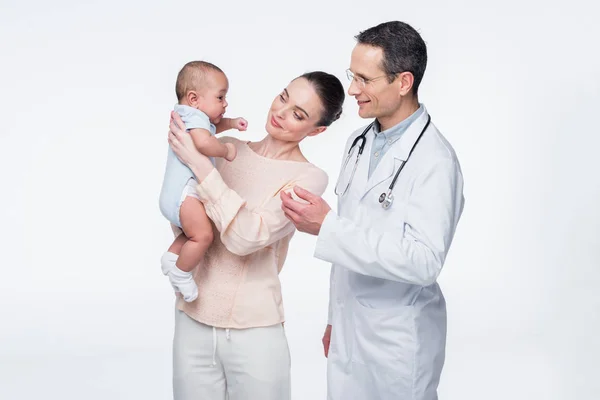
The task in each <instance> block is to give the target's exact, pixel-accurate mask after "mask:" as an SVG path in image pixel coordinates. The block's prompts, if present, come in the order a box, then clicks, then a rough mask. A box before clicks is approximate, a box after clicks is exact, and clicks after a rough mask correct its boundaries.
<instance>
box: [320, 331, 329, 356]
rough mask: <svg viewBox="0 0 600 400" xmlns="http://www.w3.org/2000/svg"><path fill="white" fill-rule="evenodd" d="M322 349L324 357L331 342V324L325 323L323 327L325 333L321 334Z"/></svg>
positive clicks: (327, 354) (327, 353)
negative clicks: (325, 325)
mask: <svg viewBox="0 0 600 400" xmlns="http://www.w3.org/2000/svg"><path fill="white" fill-rule="evenodd" d="M322 342H323V351H324V352H325V357H328V356H329V343H331V325H327V327H326V328H325V333H324V334H323V339H322Z"/></svg>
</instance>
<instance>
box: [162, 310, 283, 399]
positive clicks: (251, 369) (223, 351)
mask: <svg viewBox="0 0 600 400" xmlns="http://www.w3.org/2000/svg"><path fill="white" fill-rule="evenodd" d="M175 313H176V314H175V336H174V340H173V398H174V400H289V399H290V398H291V384H290V351H289V347H288V343H287V338H286V336H285V332H284V329H283V326H282V325H281V324H277V325H274V326H269V327H262V328H249V329H227V330H226V329H222V328H213V327H211V326H208V325H204V324H202V323H200V322H198V321H195V320H193V319H192V318H190V317H188V316H187V315H186V314H185V313H184V312H183V311H180V310H177V309H176V310H175Z"/></svg>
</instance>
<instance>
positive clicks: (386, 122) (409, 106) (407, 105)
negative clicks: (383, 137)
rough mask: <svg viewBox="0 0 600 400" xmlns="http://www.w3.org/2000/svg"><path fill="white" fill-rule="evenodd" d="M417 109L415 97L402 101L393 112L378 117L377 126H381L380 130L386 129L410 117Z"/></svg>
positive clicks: (417, 103) (417, 102)
mask: <svg viewBox="0 0 600 400" xmlns="http://www.w3.org/2000/svg"><path fill="white" fill-rule="evenodd" d="M418 109H419V100H418V99H417V98H416V97H415V98H412V99H411V100H408V99H407V100H406V101H403V102H402V103H401V104H400V107H398V109H397V110H396V112H395V113H393V114H392V115H389V116H385V117H378V118H377V121H378V122H379V126H380V127H381V131H382V132H383V131H386V130H388V129H390V128H392V127H394V126H396V125H398V124H399V123H400V122H402V121H404V120H405V119H406V118H408V117H410V116H411V115H412V114H413V113H414V112H415V111H417V110H418Z"/></svg>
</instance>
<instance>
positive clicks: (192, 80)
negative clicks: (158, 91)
mask: <svg viewBox="0 0 600 400" xmlns="http://www.w3.org/2000/svg"><path fill="white" fill-rule="evenodd" d="M228 89H229V82H228V81H227V77H226V76H225V74H224V73H223V71H222V70H221V69H220V68H219V67H217V66H215V65H213V64H211V63H208V62H205V61H192V62H189V63H187V64H186V65H185V66H184V67H183V68H182V69H181V71H180V72H179V74H178V75H177V83H176V86H175V91H176V94H177V101H178V103H177V104H176V105H175V111H176V112H177V113H178V114H179V115H180V116H181V119H182V120H183V122H184V123H185V126H186V128H187V131H188V132H189V134H190V135H191V136H192V139H193V141H194V144H195V145H196V147H197V148H198V150H199V151H200V152H201V153H202V154H204V155H206V156H207V157H209V158H210V159H211V161H212V162H213V165H214V157H223V158H225V159H226V160H228V161H232V160H233V159H234V158H235V156H236V149H235V147H234V146H233V145H232V144H231V143H227V144H223V143H221V142H220V141H219V140H217V138H216V137H215V136H214V135H215V134H217V133H220V132H223V131H225V130H228V129H237V130H239V131H245V130H246V128H247V124H248V123H247V122H246V120H244V119H243V118H235V119H230V118H223V114H225V109H226V108H227V101H226V100H225V95H226V94H227V90H228ZM197 184H198V182H197V181H196V180H195V179H194V175H193V173H192V171H191V170H190V169H189V168H188V167H187V166H185V165H184V164H183V163H181V161H179V159H178V158H177V156H175V153H173V151H172V150H171V148H170V147H169V152H168V155H167V166H166V170H165V176H164V179H163V185H162V189H161V193H160V200H159V206H160V211H161V213H162V214H163V215H164V216H165V218H167V219H168V220H169V221H170V222H171V223H172V224H173V225H175V226H177V227H179V228H181V230H182V231H183V234H182V235H179V236H178V237H177V238H176V239H175V241H174V242H173V244H171V247H169V249H168V251H167V252H166V253H165V254H164V255H163V256H162V259H161V265H162V271H163V273H164V274H165V275H168V276H169V278H170V280H171V284H172V285H173V288H174V289H175V291H176V292H180V293H181V295H182V296H183V299H184V300H185V301H187V302H191V301H194V300H195V299H196V298H197V297H198V287H197V286H196V283H195V282H194V279H193V276H192V272H191V271H192V270H193V269H194V268H195V267H196V266H197V265H198V264H199V263H200V262H201V261H202V259H203V258H204V253H205V252H206V250H207V249H208V247H209V246H210V244H211V242H212V240H213V231H212V225H211V222H210V220H209V218H208V216H207V215H206V212H205V210H204V206H203V204H202V203H201V202H200V199H199V197H198V195H197V194H196V189H195V187H196V185H197Z"/></svg>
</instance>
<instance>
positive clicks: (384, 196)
mask: <svg viewBox="0 0 600 400" xmlns="http://www.w3.org/2000/svg"><path fill="white" fill-rule="evenodd" d="M429 122H431V116H430V115H428V116H427V123H426V124H425V126H424V127H423V129H422V130H421V133H419V137H418V138H417V140H416V141H415V143H414V144H413V146H412V147H411V149H410V152H409V153H408V157H406V161H402V164H400V168H398V171H396V175H394V179H393V180H392V183H390V186H389V187H388V191H387V193H386V192H383V193H381V194H380V195H379V203H381V207H383V208H384V209H386V210H387V209H388V208H390V206H391V205H392V203H393V202H394V195H393V193H392V191H393V190H394V186H395V185H396V180H397V179H398V176H399V175H400V172H401V171H402V168H404V165H406V162H407V161H408V159H409V158H410V155H411V154H412V152H413V150H414V149H415V147H416V146H417V144H418V143H419V140H421V137H422V136H423V133H425V131H426V130H427V127H429ZM374 124H375V121H373V122H371V123H370V124H369V125H368V126H367V127H366V128H365V130H364V131H363V132H362V133H361V134H360V135H358V136H357V137H356V138H355V139H354V141H353V142H352V146H350V150H348V155H347V156H346V160H345V161H344V166H343V167H342V173H341V174H340V177H341V175H342V174H343V172H344V171H346V166H347V165H348V162H349V161H350V157H351V156H352V150H353V149H354V148H355V147H356V146H357V145H358V155H357V156H356V161H355V162H354V168H352V174H351V175H350V180H349V181H348V184H347V185H346V188H345V189H344V191H343V192H342V194H341V195H342V196H344V195H345V194H346V192H347V191H348V188H349V187H350V184H351V183H352V180H353V179H354V172H355V171H356V166H357V165H358V161H359V160H360V156H361V155H362V152H363V150H364V149H365V145H366V143H367V133H368V132H369V131H370V130H371V128H372V127H373V125H374ZM359 143H360V144H359ZM339 183H340V182H339V179H338V182H337V183H336V185H335V188H334V192H335V194H336V195H338V196H339V195H340V194H339V193H338V190H337V189H338V185H339Z"/></svg>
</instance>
